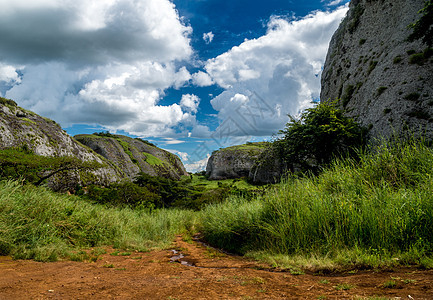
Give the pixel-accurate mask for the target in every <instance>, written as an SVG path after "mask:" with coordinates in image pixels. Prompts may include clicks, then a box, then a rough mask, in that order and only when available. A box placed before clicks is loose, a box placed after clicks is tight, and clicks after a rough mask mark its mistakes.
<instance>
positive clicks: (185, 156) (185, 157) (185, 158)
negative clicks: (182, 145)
mask: <svg viewBox="0 0 433 300" xmlns="http://www.w3.org/2000/svg"><path fill="white" fill-rule="evenodd" d="M164 150H167V151H168V152H171V153H173V154H176V155H177V156H179V157H180V159H181V160H182V162H187V161H188V159H189V155H188V153H186V152H181V151H177V150H173V149H164Z"/></svg>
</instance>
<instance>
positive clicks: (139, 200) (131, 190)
mask: <svg viewBox="0 0 433 300" xmlns="http://www.w3.org/2000/svg"><path fill="white" fill-rule="evenodd" d="M78 194H79V195H82V196H83V197H84V198H86V199H89V200H92V201H94V202H96V203H100V204H106V205H107V204H109V205H111V206H117V207H123V206H128V207H131V208H140V209H150V210H151V209H153V208H155V207H159V206H160V201H161V197H160V196H159V195H158V194H155V193H153V192H151V191H149V190H148V189H147V188H146V187H140V186H138V185H136V184H134V183H132V182H123V183H113V184H111V185H110V186H108V187H101V186H97V185H91V186H88V187H87V188H86V191H83V190H81V191H79V192H78Z"/></svg>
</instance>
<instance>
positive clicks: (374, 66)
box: [367, 60, 378, 75]
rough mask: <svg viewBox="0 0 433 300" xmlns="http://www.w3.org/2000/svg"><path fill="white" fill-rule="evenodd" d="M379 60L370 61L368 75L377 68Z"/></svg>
mask: <svg viewBox="0 0 433 300" xmlns="http://www.w3.org/2000/svg"><path fill="white" fill-rule="evenodd" d="M377 64H378V62H377V61H376V60H372V61H370V65H369V66H368V70H367V75H370V74H371V72H373V70H374V69H375V68H376V66H377Z"/></svg>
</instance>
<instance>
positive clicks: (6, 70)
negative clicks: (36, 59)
mask: <svg viewBox="0 0 433 300" xmlns="http://www.w3.org/2000/svg"><path fill="white" fill-rule="evenodd" d="M0 81H3V82H4V83H6V84H13V83H19V82H20V81H21V79H20V77H19V75H18V73H17V71H16V68H15V67H13V66H8V65H5V64H2V63H0Z"/></svg>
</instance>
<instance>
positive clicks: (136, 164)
mask: <svg viewBox="0 0 433 300" xmlns="http://www.w3.org/2000/svg"><path fill="white" fill-rule="evenodd" d="M108 135H109V136H108ZM77 140H78V141H77ZM10 148H23V149H28V150H29V151H31V152H33V153H34V154H36V155H41V156H48V157H64V156H71V157H76V158H78V159H79V160H80V161H84V162H97V163H99V164H100V166H101V167H100V168H98V169H96V170H92V171H89V172H90V174H88V173H89V172H86V173H83V172H71V174H69V175H70V176H67V178H64V179H62V180H61V181H59V178H56V177H53V178H51V179H50V181H49V182H48V185H49V186H50V187H51V188H53V189H55V190H67V189H73V187H75V186H76V185H77V184H80V185H86V184H99V185H108V184H110V183H113V182H119V181H122V180H132V179H133V178H134V177H135V176H136V175H137V174H138V173H139V172H143V173H146V174H148V175H151V176H162V177H167V178H171V179H179V178H180V176H182V175H187V172H186V171H185V168H184V166H183V164H182V162H181V161H180V159H179V157H177V156H176V155H174V154H172V153H169V152H167V151H165V150H162V149H160V148H158V147H156V146H154V145H152V144H150V143H148V142H146V141H143V140H139V139H133V138H129V137H126V136H120V135H110V134H105V136H104V134H101V135H79V136H77V137H76V139H75V138H72V137H71V136H69V135H68V134H67V133H66V132H65V131H64V130H63V129H62V128H61V127H60V126H59V125H58V124H57V123H56V122H54V121H53V120H50V119H47V118H43V117H41V116H39V115H37V114H36V113H34V112H31V111H28V110H25V109H23V108H21V107H19V106H18V105H17V104H16V103H15V102H14V101H13V100H10V99H5V98H1V97H0V150H2V149H10Z"/></svg>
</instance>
